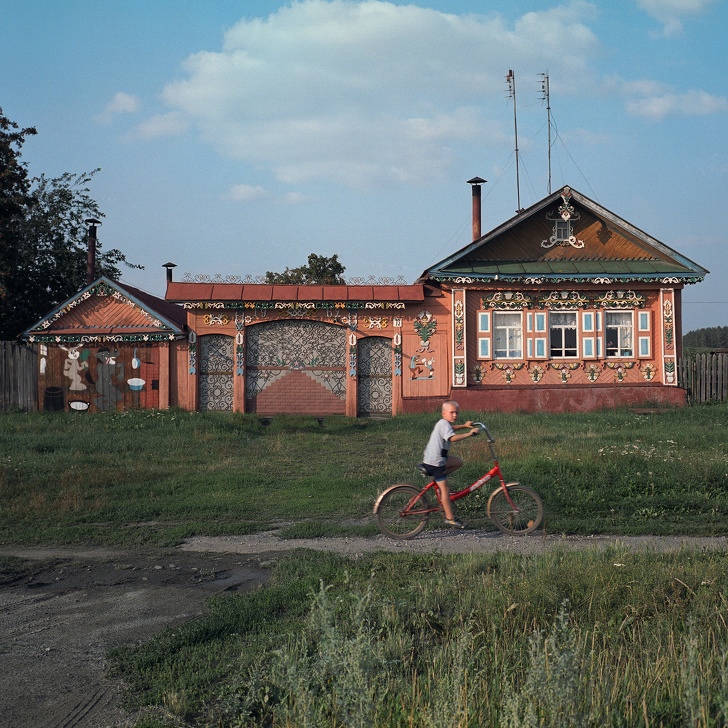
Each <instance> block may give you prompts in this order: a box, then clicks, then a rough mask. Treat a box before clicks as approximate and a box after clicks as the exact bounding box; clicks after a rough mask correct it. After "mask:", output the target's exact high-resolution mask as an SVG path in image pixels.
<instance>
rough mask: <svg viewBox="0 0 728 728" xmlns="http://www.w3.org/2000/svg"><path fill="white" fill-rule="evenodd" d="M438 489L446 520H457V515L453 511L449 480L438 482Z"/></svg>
mask: <svg viewBox="0 0 728 728" xmlns="http://www.w3.org/2000/svg"><path fill="white" fill-rule="evenodd" d="M437 487H438V488H439V489H440V501H441V503H442V510H443V511H445V518H447V520H448V521H453V520H455V513H454V512H453V509H452V501H451V500H450V489H449V488H448V485H447V480H438V481H437Z"/></svg>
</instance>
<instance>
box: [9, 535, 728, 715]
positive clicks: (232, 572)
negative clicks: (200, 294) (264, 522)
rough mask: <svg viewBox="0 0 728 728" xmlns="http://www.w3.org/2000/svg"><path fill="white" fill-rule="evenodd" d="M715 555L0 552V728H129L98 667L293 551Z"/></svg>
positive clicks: (218, 546) (721, 544) (366, 546)
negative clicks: (19, 571)
mask: <svg viewBox="0 0 728 728" xmlns="http://www.w3.org/2000/svg"><path fill="white" fill-rule="evenodd" d="M614 544H619V545H620V547H623V548H625V549H630V550H639V549H653V550H658V551H664V550H673V549H679V548H682V547H685V546H690V547H696V548H705V549H725V548H726V547H727V546H728V539H726V538H705V539H694V538H692V539H688V538H679V537H667V538H655V537H639V538H624V537H622V538H615V537H570V538H561V537H558V536H548V537H543V536H541V535H534V536H529V537H525V538H518V537H506V536H501V535H499V534H495V533H486V532H480V531H476V530H473V531H466V532H464V533H463V532H459V533H457V532H452V531H448V532H446V531H437V530H430V531H427V532H425V533H424V534H422V535H421V536H419V537H418V538H416V539H414V540H413V541H403V542H396V541H390V540H388V539H385V538H383V537H378V538H374V539H360V538H336V539H303V540H295V541H284V540H281V539H279V538H278V537H277V536H276V535H275V534H274V533H264V534H257V535H255V536H229V537H216V538H205V537H197V538H194V539H190V540H189V541H187V542H186V543H185V544H183V545H182V546H181V547H179V548H177V549H166V550H156V551H113V550H78V549H31V548H20V547H18V548H12V547H0V556H3V555H4V556H14V557H18V558H22V559H28V560H32V562H33V564H34V567H33V568H32V570H31V573H30V574H28V572H25V574H24V575H23V576H22V577H20V578H18V579H15V580H10V581H6V582H4V583H1V584H0V610H1V613H2V623H1V632H0V633H1V634H2V643H1V644H2V649H0V674H2V675H3V685H2V691H1V692H0V716H2V718H0V721H1V722H2V725H4V726H9V727H12V728H46V727H47V728H71V727H72V726H73V727H82V728H101V727H104V726H125V725H131V724H133V716H130V715H129V714H128V713H126V712H125V711H124V710H123V709H122V708H121V706H120V686H119V684H118V683H117V682H116V681H114V680H112V679H110V678H109V677H108V676H107V674H106V667H107V664H106V659H105V655H106V653H107V652H108V650H109V649H111V648H113V647H116V646H120V645H123V644H134V643H138V642H142V641H145V640H148V639H149V638H151V637H152V636H154V635H155V634H157V633H159V632H160V631H161V630H163V629H164V628H165V627H170V626H175V625H179V624H181V623H183V622H186V621H188V620H190V619H194V618H195V617H197V616H198V615H200V614H201V613H202V612H203V611H204V609H205V600H206V599H207V598H208V597H210V596H211V595H213V594H217V593H221V592H224V591H242V590H247V589H252V588H255V587H257V586H258V585H259V584H261V583H263V582H264V581H265V580H266V578H267V575H268V572H269V568H270V566H271V565H272V564H273V563H274V561H275V559H276V558H277V557H278V556H280V555H281V554H283V553H285V552H288V551H291V550H293V549H298V548H305V549H315V550H328V551H335V552H338V553H341V554H345V555H350V556H357V555H361V554H364V553H368V552H371V551H377V550H387V551H392V552H403V553H423V552H438V553H443V554H445V553H478V552H488V551H495V550H506V551H512V552H514V553H538V552H539V551H543V550H544V549H548V548H552V547H555V546H558V547H561V548H565V549H572V548H573V549H575V548H588V547H591V548H597V549H601V548H606V547H607V546H609V545H614Z"/></svg>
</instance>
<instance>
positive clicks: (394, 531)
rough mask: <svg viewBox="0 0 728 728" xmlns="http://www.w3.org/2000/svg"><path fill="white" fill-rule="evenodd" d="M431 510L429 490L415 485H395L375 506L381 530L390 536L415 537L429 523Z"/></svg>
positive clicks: (380, 497)
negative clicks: (423, 489)
mask: <svg viewBox="0 0 728 728" xmlns="http://www.w3.org/2000/svg"><path fill="white" fill-rule="evenodd" d="M418 496H419V497H418ZM431 510H432V506H431V505H430V496H429V494H428V492H427V491H421V490H420V489H419V488H415V487H414V485H393V486H392V487H391V488H389V489H387V490H385V491H384V493H382V495H381V496H379V500H378V501H377V504H376V506H375V507H374V513H375V515H376V517H377V526H379V530H380V531H381V532H382V533H383V534H384V535H385V536H389V537H390V538H414V537H415V536H416V535H417V534H418V533H420V532H421V531H422V529H423V528H424V527H425V526H426V525H427V519H428V517H429V512H430V511H431Z"/></svg>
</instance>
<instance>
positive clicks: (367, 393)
mask: <svg viewBox="0 0 728 728" xmlns="http://www.w3.org/2000/svg"><path fill="white" fill-rule="evenodd" d="M358 346H359V352H358V354H359V381H358V387H357V412H358V414H359V415H362V416H366V415H391V414H392V344H391V340H390V339H387V338H384V337H382V336H369V337H367V338H364V339H359V344H358Z"/></svg>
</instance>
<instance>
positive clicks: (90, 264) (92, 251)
mask: <svg viewBox="0 0 728 728" xmlns="http://www.w3.org/2000/svg"><path fill="white" fill-rule="evenodd" d="M86 224H87V225H88V254H87V258H86V284H87V285H89V286H90V285H91V284H92V283H93V282H94V281H95V280H96V228H97V227H98V226H99V225H101V220H96V219H95V218H93V217H89V218H88V219H87V220H86Z"/></svg>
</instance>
